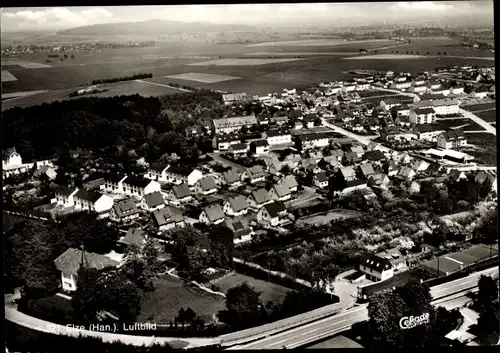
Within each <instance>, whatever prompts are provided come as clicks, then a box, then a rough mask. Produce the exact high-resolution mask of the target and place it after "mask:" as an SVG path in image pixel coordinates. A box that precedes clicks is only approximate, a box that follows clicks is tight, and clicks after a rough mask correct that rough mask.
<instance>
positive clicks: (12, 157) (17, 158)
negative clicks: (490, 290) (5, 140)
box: [2, 147, 23, 168]
mask: <svg viewBox="0 0 500 353" xmlns="http://www.w3.org/2000/svg"><path fill="white" fill-rule="evenodd" d="M22 164H23V159H22V158H21V155H20V154H19V153H18V152H17V151H16V149H15V148H14V147H12V148H7V149H6V150H5V151H4V153H3V160H2V166H3V167H4V168H5V167H9V166H17V165H22Z"/></svg>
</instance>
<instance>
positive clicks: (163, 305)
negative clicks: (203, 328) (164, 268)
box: [137, 276, 226, 324]
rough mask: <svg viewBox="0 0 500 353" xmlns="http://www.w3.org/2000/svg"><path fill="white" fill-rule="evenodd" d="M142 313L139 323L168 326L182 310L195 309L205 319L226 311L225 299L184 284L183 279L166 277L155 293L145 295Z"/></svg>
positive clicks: (162, 279) (159, 282)
mask: <svg viewBox="0 0 500 353" xmlns="http://www.w3.org/2000/svg"><path fill="white" fill-rule="evenodd" d="M141 307H142V311H141V313H140V314H139V316H138V317H137V322H144V321H148V320H151V321H155V322H157V323H158V324H168V323H169V322H170V320H174V318H175V317H176V316H177V313H178V312H179V309H180V308H184V309H187V308H188V307H189V308H191V309H193V310H194V311H195V312H196V314H198V315H200V316H203V317H205V318H209V317H211V316H212V315H213V314H217V313H218V312H219V311H220V310H225V309H226V304H225V301H224V298H223V297H222V296H220V295H215V294H210V293H208V292H205V291H203V290H201V289H199V288H198V287H194V286H190V285H187V284H184V283H183V281H182V280H181V279H178V278H174V277H171V276H164V277H162V278H160V279H159V280H158V283H157V287H156V289H155V291H153V292H149V293H145V294H144V295H143V298H142V300H141Z"/></svg>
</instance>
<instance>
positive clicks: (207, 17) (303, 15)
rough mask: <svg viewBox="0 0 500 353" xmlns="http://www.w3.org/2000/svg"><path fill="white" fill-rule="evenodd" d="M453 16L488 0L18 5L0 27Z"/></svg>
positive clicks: (488, 14) (479, 11)
mask: <svg viewBox="0 0 500 353" xmlns="http://www.w3.org/2000/svg"><path fill="white" fill-rule="evenodd" d="M445 17H446V18H449V17H453V18H454V19H456V20H457V21H458V24H459V23H460V19H461V18H462V19H467V21H471V20H474V21H475V22H477V23H478V24H481V23H485V24H488V25H491V24H492V23H493V1H490V0H476V1H423V2H385V3H373V2H372V3H369V2H365V3H336V4H335V3H317V4H316V3H303V4H300V3H296V4H275V5H274V4H251V5H250V4H238V5H182V6H180V5H175V6H101V7H38V8H35V7H24V8H2V9H1V16H0V20H1V30H2V31H4V32H12V31H38V30H60V29H67V28H73V27H79V26H85V25H91V24H98V23H113V22H135V21H147V20H152V19H163V20H174V21H183V22H196V21H200V22H211V23H220V24H249V25H265V26H269V25H271V26H272V25H284V24H289V25H293V24H301V25H307V24H322V25H323V24H324V25H325V26H329V25H334V24H336V23H340V22H342V24H343V25H344V24H345V25H348V24H349V22H352V23H353V25H355V24H356V25H357V24H362V23H369V22H371V21H373V20H382V21H384V20H385V21H387V22H388V23H390V22H393V21H399V22H401V21H405V20H408V21H410V20H422V21H436V20H437V21H439V20H440V19H443V18H445Z"/></svg>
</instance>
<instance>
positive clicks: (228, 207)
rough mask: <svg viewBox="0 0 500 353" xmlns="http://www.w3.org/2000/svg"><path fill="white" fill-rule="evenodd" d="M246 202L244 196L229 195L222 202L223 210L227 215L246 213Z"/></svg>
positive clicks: (247, 206) (235, 215)
mask: <svg viewBox="0 0 500 353" xmlns="http://www.w3.org/2000/svg"><path fill="white" fill-rule="evenodd" d="M248 208H249V205H248V202H247V199H246V198H245V197H244V196H241V195H238V196H235V197H231V198H229V199H228V200H226V201H225V202H224V206H223V210H224V213H225V214H227V215H228V216H232V217H237V216H241V215H244V214H247V213H248Z"/></svg>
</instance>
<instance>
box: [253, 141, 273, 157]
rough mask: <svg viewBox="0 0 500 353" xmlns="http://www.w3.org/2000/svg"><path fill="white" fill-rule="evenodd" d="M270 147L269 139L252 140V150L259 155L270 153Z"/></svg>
mask: <svg viewBox="0 0 500 353" xmlns="http://www.w3.org/2000/svg"><path fill="white" fill-rule="evenodd" d="M269 148H270V147H269V143H268V142H267V140H257V141H252V142H250V151H251V152H252V153H254V154H257V155H261V154H266V153H268V152H269Z"/></svg>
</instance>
